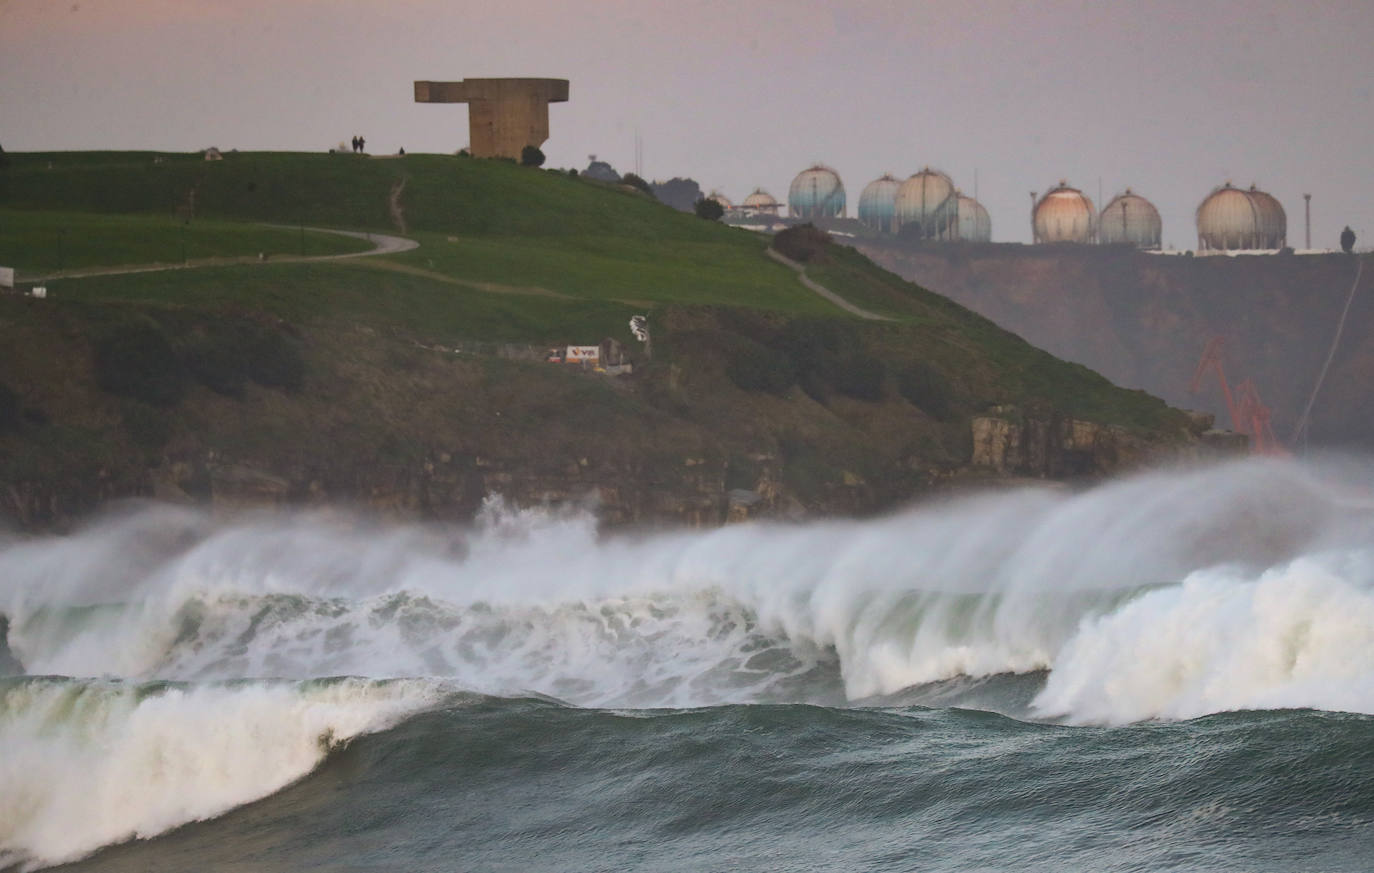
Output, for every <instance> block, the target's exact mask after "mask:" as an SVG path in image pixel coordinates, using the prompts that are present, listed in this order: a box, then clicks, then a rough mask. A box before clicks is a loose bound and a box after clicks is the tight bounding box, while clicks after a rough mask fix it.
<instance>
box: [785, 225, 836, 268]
mask: <svg viewBox="0 0 1374 873" xmlns="http://www.w3.org/2000/svg"><path fill="white" fill-rule="evenodd" d="M829 245H830V234H828V233H826V232H825V231H823V230H821V229H820V228H819V227H816V226H815V225H814V224H809V223H808V224H799V225H797V226H796V227H789V228H787V229H786V230H780V231H778V233H777V234H776V235H774V237H773V248H774V249H776V250H777V251H779V252H781V253H782V254H784V255H786V256H787V257H789V258H791V259H792V260H794V261H800V262H801V263H803V264H824V263H825V262H826V247H827V246H829Z"/></svg>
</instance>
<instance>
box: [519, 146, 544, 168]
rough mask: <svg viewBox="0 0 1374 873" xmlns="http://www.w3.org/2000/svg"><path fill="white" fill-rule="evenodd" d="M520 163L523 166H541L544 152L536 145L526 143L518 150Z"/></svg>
mask: <svg viewBox="0 0 1374 873" xmlns="http://www.w3.org/2000/svg"><path fill="white" fill-rule="evenodd" d="M520 164H521V165H522V166H525V167H542V166H544V153H543V152H542V151H541V150H540V149H539V147H538V146H532V145H527V146H525V147H524V148H523V149H521V150H520Z"/></svg>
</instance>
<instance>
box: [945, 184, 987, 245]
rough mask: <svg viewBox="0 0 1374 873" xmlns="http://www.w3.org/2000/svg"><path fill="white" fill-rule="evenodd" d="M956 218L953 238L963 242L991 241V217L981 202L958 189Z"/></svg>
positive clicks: (956, 194)
mask: <svg viewBox="0 0 1374 873" xmlns="http://www.w3.org/2000/svg"><path fill="white" fill-rule="evenodd" d="M954 196H955V197H956V198H958V208H959V211H958V216H959V217H958V220H957V221H956V222H955V238H956V239H961V240H963V241H965V242H992V217H991V216H990V215H988V211H987V210H986V209H984V208H983V204H981V203H979V202H978V201H977V200H974V199H973V198H972V197H967V196H965V195H963V194H961V193H959V192H958V191H956V192H954Z"/></svg>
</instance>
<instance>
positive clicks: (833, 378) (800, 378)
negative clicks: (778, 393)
mask: <svg viewBox="0 0 1374 873" xmlns="http://www.w3.org/2000/svg"><path fill="white" fill-rule="evenodd" d="M777 343H778V346H779V347H780V348H781V349H782V351H783V352H784V353H785V354H786V355H787V357H788V358H789V359H790V360H791V361H792V364H793V367H794V368H795V370H796V373H797V384H798V385H800V386H801V389H802V390H803V391H805V392H806V394H807V396H808V397H810V398H811V399H812V400H815V401H817V402H818V403H825V402H827V401H828V399H829V397H830V393H831V391H832V390H838V391H840V392H841V393H843V394H850V396H855V395H854V394H853V393H851V392H858V393H859V394H863V393H865V389H864V388H863V387H860V386H861V385H862V383H863V382H864V381H865V379H866V378H868V379H871V374H868V373H866V372H865V373H859V374H857V375H855V376H854V377H853V378H852V379H845V378H844V377H842V376H841V375H840V374H839V370H840V368H841V366H842V365H843V362H844V361H846V360H849V359H854V358H859V357H862V352H863V347H862V343H860V341H859V334H858V332H857V331H856V330H855V329H854V328H853V326H852V325H850V324H848V323H847V322H843V321H840V320H838V319H798V320H796V321H793V322H791V323H789V324H788V325H787V327H786V328H785V329H784V330H783V332H782V336H781V337H779V338H778V341H777ZM880 381H881V379H880ZM840 382H843V384H844V388H841V387H840V384H839V383H840Z"/></svg>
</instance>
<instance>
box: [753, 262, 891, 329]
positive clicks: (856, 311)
mask: <svg viewBox="0 0 1374 873" xmlns="http://www.w3.org/2000/svg"><path fill="white" fill-rule="evenodd" d="M764 251H765V253H766V254H767V255H768V257H770V258H772V259H773V260H775V261H777V262H778V263H779V264H782V265H783V266H785V267H791V268H792V269H793V270H795V271H796V272H797V278H798V279H800V280H801V283H802V284H803V285H805V286H806V287H807V288H809V289H810V290H812V291H814V292H816V293H817V294H819V295H821V296H822V297H824V298H825V299H826V300H829V301H830V302H831V303H833V304H835V305H836V306H838V307H840V308H841V309H843V310H844V311H845V312H848V313H849V314H850V315H857V316H858V317H859V318H865V319H868V320H869V321H891V320H892V319H890V318H888V317H887V316H886V315H879V314H878V313H876V312H869V311H868V310H867V309H864V308H862V307H859V306H855V305H854V304H853V303H850V302H849V301H848V300H845V299H844V298H843V297H841V296H840V295H838V294H836V293H835V292H834V291H831V290H830V289H829V288H827V287H825V286H824V285H822V284H821V283H819V282H816V281H814V280H812V279H811V278H809V277H808V276H807V275H806V267H805V266H803V265H802V264H799V263H797V262H796V261H794V260H792V259H791V258H789V257H787V255H784V254H783V253H782V252H780V251H778V250H777V249H775V248H773V247H772V246H769V247H768V248H767V249H765V250H764Z"/></svg>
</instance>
